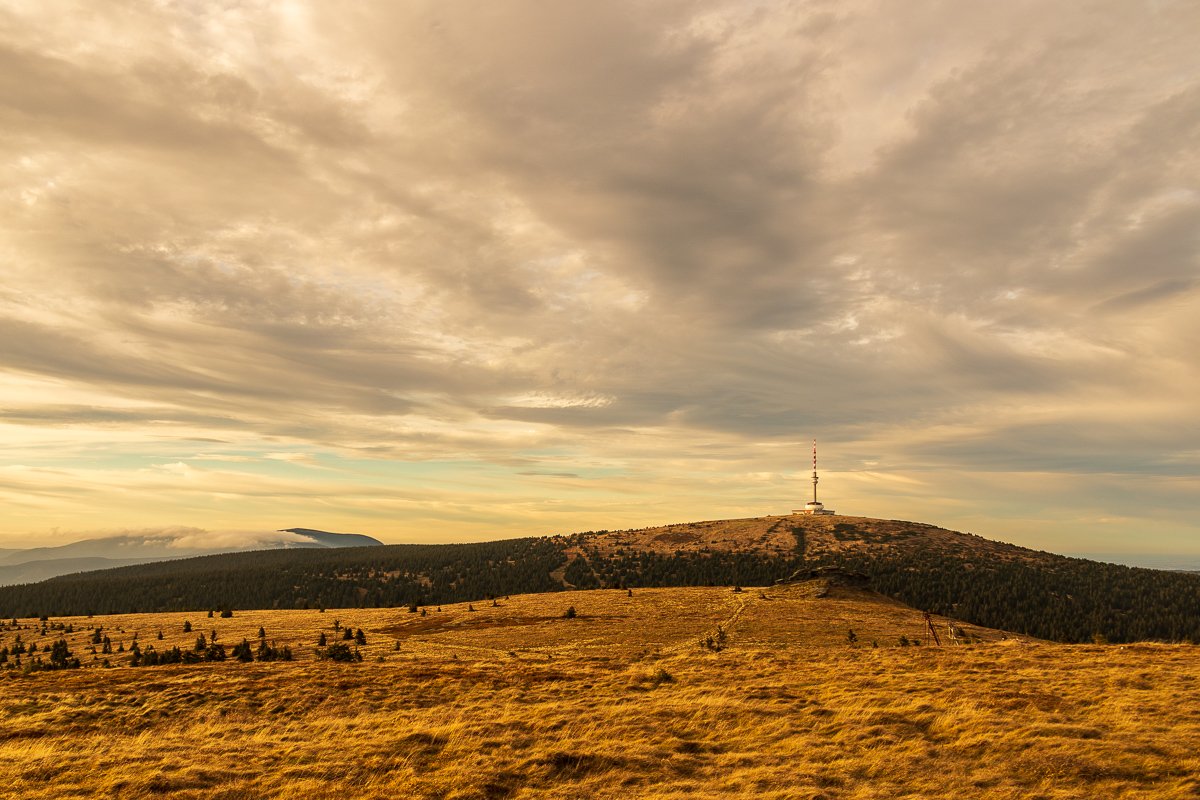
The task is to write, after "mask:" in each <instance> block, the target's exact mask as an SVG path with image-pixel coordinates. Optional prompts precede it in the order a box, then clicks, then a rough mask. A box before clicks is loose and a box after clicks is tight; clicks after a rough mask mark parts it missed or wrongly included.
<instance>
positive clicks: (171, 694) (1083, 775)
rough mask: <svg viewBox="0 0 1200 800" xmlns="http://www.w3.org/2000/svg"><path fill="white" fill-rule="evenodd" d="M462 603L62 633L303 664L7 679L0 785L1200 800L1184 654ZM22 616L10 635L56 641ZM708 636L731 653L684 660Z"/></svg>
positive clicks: (888, 606)
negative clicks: (348, 631) (339, 652)
mask: <svg viewBox="0 0 1200 800" xmlns="http://www.w3.org/2000/svg"><path fill="white" fill-rule="evenodd" d="M572 606H573V607H574V608H575V609H576V615H575V616H574V617H573V618H567V617H566V616H565V615H564V612H565V610H566V609H567V608H568V607H572ZM473 608H474V610H470V609H469V608H468V606H467V604H461V605H455V606H444V607H443V608H442V609H441V611H438V610H437V609H436V607H435V608H431V609H427V611H426V615H425V616H421V615H420V614H419V613H415V614H413V613H409V612H407V611H406V610H405V609H371V610H352V609H341V610H330V611H328V612H327V613H324V614H321V613H317V612H315V611H307V612H301V611H260V612H238V613H237V614H236V615H235V616H234V618H232V619H225V620H222V619H219V618H218V619H215V620H210V619H208V618H207V617H205V616H203V615H196V614H159V615H153V614H146V615H127V616H122V617H105V618H101V617H96V618H94V619H83V618H76V619H72V620H52V621H51V624H54V623H59V622H61V623H63V624H70V625H71V626H72V627H73V629H74V630H73V632H72V633H70V634H66V636H68V638H70V640H71V644H72V648H73V649H75V650H76V652H77V654H78V652H79V651H80V650H81V649H82V648H83V646H85V643H86V642H87V641H90V638H91V637H92V635H93V632H92V631H88V630H87V626H88V625H93V626H94V625H97V624H99V625H102V626H103V630H104V631H105V632H111V633H112V634H113V635H112V642H113V645H114V647H115V645H116V643H117V642H118V641H120V642H122V643H124V644H128V642H129V640H130V638H131V636H132V634H133V633H134V632H136V633H137V634H138V640H139V642H142V643H143V644H145V643H150V642H153V643H155V644H156V645H159V646H164V645H171V644H172V643H174V644H178V645H180V646H181V647H182V646H184V645H185V644H187V643H188V642H189V640H191V641H194V639H195V637H196V635H197V633H199V632H201V631H203V632H205V634H206V636H208V635H209V634H210V633H211V629H212V628H214V627H215V628H216V630H217V633H218V641H224V642H226V643H231V642H233V641H234V640H236V641H241V638H242V637H243V636H244V637H246V638H250V639H251V640H252V641H253V640H254V639H255V637H257V632H258V629H259V627H262V628H263V630H264V633H265V634H266V635H267V637H268V639H271V640H275V641H278V642H279V643H280V644H282V643H290V645H291V646H292V647H293V648H294V649H295V650H296V654H297V656H298V657H299V658H300V659H301V660H298V661H295V662H283V663H281V662H274V663H258V662H255V663H250V664H241V663H233V662H225V663H219V664H199V665H185V666H169V667H151V668H131V667H125V666H114V667H112V668H109V669H104V668H85V669H80V670H67V671H60V672H40V673H32V674H28V675H26V674H22V673H21V672H19V671H17V670H8V671H5V672H0V680H2V681H3V684H2V685H3V693H2V694H0V711H2V713H3V720H4V721H3V725H2V726H0V785H4V786H6V787H10V788H12V789H13V796H20V797H22V798H29V799H30V800H43V799H46V800H48V799H49V798H55V800H57V799H58V798H72V797H79V798H89V797H113V796H116V797H123V798H142V797H145V798H149V797H172V798H184V800H233V799H234V798H305V800H314V799H317V800H319V799H320V798H335V797H336V798H347V797H363V798H367V797H415V798H443V799H447V800H448V799H449V798H460V799H465V798H479V799H480V800H488V799H489V798H579V797H597V798H628V797H646V798H684V797H697V796H701V797H704V796H721V797H746V798H751V797H753V798H778V799H779V800H782V798H827V799H828V800H835V799H837V798H847V799H850V798H855V799H858V798H880V797H913V798H917V797H920V798H961V797H987V798H1013V799H1015V798H1030V797H1040V798H1054V799H1057V798H1064V799H1065V798H1077V797H1084V796H1086V797H1103V798H1110V797H1111V798H1141V797H1145V798H1184V797H1195V796H1196V795H1197V793H1200V780H1198V778H1197V776H1198V775H1200V756H1197V753H1198V752H1200V709H1198V708H1197V706H1196V704H1195V702H1194V699H1195V697H1196V692H1197V689H1198V688H1200V658H1198V657H1197V655H1196V654H1197V652H1198V651H1197V650H1196V648H1193V647H1189V646H1174V645H1151V644H1145V645H1132V646H1125V647H1119V646H1081V645H1079V646H1065V645H1053V644H1046V643H1040V642H1033V641H1028V640H1024V639H1019V638H1016V637H1012V636H1007V635H1006V634H1003V633H1001V632H998V631H989V630H985V629H972V633H973V636H972V637H971V638H972V639H973V640H974V641H976V642H977V643H974V644H970V645H963V646H954V647H950V646H947V647H940V648H939V647H935V646H932V645H931V644H930V643H928V642H927V641H926V639H927V632H926V629H925V628H924V625H925V621H924V618H923V617H922V615H920V614H919V613H918V612H916V611H913V610H912V609H908V608H906V607H904V606H902V605H899V604H897V603H893V602H890V601H885V600H882V599H880V598H878V597H877V596H874V595H872V594H871V593H869V592H866V591H864V590H860V589H851V588H847V587H838V586H836V585H835V586H829V585H823V584H822V583H820V582H809V583H804V584H794V585H788V586H778V587H764V588H746V589H745V591H743V592H733V591H731V589H730V588H692V589H654V590H649V589H646V590H634V592H633V594H632V596H631V595H629V594H628V593H627V592H624V591H616V590H598V591H594V592H566V593H559V594H549V595H529V596H522V597H515V596H514V597H512V598H508V599H503V598H501V599H498V600H497V601H496V605H494V606H493V605H491V603H490V602H486V603H476V604H474V605H473ZM185 619H186V620H187V621H189V622H190V623H191V627H192V629H193V630H192V631H191V632H188V633H186V634H185V633H184V632H183V622H184V620H185ZM335 619H336V620H337V621H338V627H339V629H342V628H344V627H345V626H351V627H352V628H354V629H355V630H357V629H358V628H360V627H361V628H363V630H364V633H365V636H366V639H367V644H366V645H362V646H361V649H362V650H363V652H364V655H365V657H366V658H365V661H364V662H362V663H355V664H341V663H332V662H323V661H315V660H313V658H312V648H313V647H314V646H315V643H316V640H317V638H318V636H319V635H320V634H321V633H325V634H326V637H327V639H330V640H331V641H332V640H333V638H332V637H333V634H334V628H333V622H334V620H335ZM21 624H22V625H23V626H25V627H24V628H22V629H21V630H19V631H14V630H12V629H11V628H10V629H8V630H6V631H4V632H3V636H4V637H5V638H4V641H5V642H6V643H7V644H11V643H12V642H13V638H14V636H15V635H16V634H17V633H21V634H22V636H23V641H31V640H32V641H35V642H38V643H42V642H48V641H50V639H51V638H52V636H51V634H53V633H55V632H53V631H51V632H48V634H47V636H46V637H42V636H41V634H40V626H39V627H38V629H37V630H36V635H35V630H34V629H33V628H32V627H31V626H33V625H35V624H36V621H34V620H22V621H21ZM948 624H949V622H948V621H945V620H936V625H948ZM159 630H161V631H163V639H162V640H159V639H158V638H157V633H158V631H159ZM718 630H720V631H723V632H724V636H723V638H722V640H721V641H722V642H723V647H722V649H720V650H719V651H717V650H715V649H713V648H710V647H706V646H701V644H700V642H701V641H702V639H703V637H705V636H707V635H709V634H713V633H715V632H717V631H718ZM850 630H854V631H855V636H854V637H853V639H854V641H851V640H850V639H851V637H848V635H847V634H848V632H849V631H850ZM901 636H904V637H905V639H906V640H907V641H911V640H919V641H922V645H921V646H908V647H901V646H899V639H900V637H901ZM873 643H874V644H877V645H878V646H873ZM397 647H399V649H396V648H397ZM107 657H108V658H109V659H110V663H114V664H120V663H124V659H123V658H120V657H117V656H113V655H109V656H107ZM85 660H86V661H87V662H88V663H89V664H91V663H97V662H92V661H91V654H90V653H86V659H85Z"/></svg>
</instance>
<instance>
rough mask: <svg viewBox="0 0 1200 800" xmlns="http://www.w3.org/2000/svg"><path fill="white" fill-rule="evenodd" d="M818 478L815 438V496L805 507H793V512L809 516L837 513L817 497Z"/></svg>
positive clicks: (814, 440)
mask: <svg viewBox="0 0 1200 800" xmlns="http://www.w3.org/2000/svg"><path fill="white" fill-rule="evenodd" d="M818 480H819V479H818V478H817V440H816V439H813V478H812V484H813V498H812V500H809V501H808V502H807V503H805V504H804V508H797V509H793V510H792V513H793V514H808V515H809V516H815V515H818V514H821V515H824V514H833V513H835V512H834V511H833V509H829V508H826V507H825V506H824V505H823V504H822V503H821V501H820V500H818V499H817V481H818Z"/></svg>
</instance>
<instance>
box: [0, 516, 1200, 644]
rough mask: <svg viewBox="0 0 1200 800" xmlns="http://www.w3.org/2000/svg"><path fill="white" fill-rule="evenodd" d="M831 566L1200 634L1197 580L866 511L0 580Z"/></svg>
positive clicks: (675, 582)
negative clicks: (866, 515) (874, 515)
mask: <svg viewBox="0 0 1200 800" xmlns="http://www.w3.org/2000/svg"><path fill="white" fill-rule="evenodd" d="M824 567H837V568H840V569H843V570H848V571H852V572H858V573H862V574H864V575H865V576H866V577H867V580H868V581H869V583H870V586H871V587H872V588H874V589H875V590H876V591H878V592H880V593H882V594H884V595H886V596H888V597H891V598H894V599H896V600H899V601H901V602H903V603H905V604H907V605H911V606H913V607H916V608H920V609H922V610H926V611H930V612H933V613H936V614H942V615H945V616H952V617H955V618H958V619H962V620H966V621H968V622H971V623H973V624H977V625H981V626H984V627H988V628H996V629H1003V630H1010V631H1016V632H1018V633H1022V634H1027V635H1030V636H1035V637H1038V638H1044V639H1052V640H1057V641H1066V642H1084V641H1091V640H1092V639H1093V638H1097V637H1103V638H1105V639H1107V640H1109V641H1118V642H1130V641H1139V640H1162V641H1200V613H1198V611H1197V607H1196V599H1197V597H1198V596H1200V576H1197V575H1189V574H1184V573H1173V572H1160V571H1157V570H1148V569H1138V568H1133V567H1124V566H1119V565H1114V564H1105V563H1100V562H1093V561H1086V560H1083V559H1073V558H1067V557H1064V556H1057V555H1054V554H1051V553H1042V552H1038V551H1034V550H1029V549H1026V548H1021V547H1016V546H1014V545H1008V544H1004V543H1001V542H994V541H989V540H986V539H983V538H980V537H978V536H974V535H971V534H963V533H956V532H954V531H948V530H944V529H941V528H937V527H935V526H931V525H924V524H920V523H911V522H903V521H897V520H874V519H868V518H862V517H803V516H780V517H763V518H755V519H744V520H723V521H706V522H694V523H686V524H680V525H671V526H665V527H658V528H649V529H643V530H631V531H593V532H587V533H579V534H572V535H568V536H553V537H543V538H529V539H514V540H508V541H500V542H484V543H477V544H456V545H384V546H378V547H369V548H346V549H339V550H294V551H271V552H261V553H252V554H249V553H240V554H227V555H218V556H207V557H203V558H194V559H186V560H181V561H171V562H162V563H157V564H145V565H140V566H135V567H126V568H122V569H112V570H103V571H99V572H93V573H85V574H81V575H72V576H63V577H59V578H55V579H52V580H49V581H45V582H43V583H39V584H32V585H28V586H15V587H7V588H0V615H7V616H28V615H41V614H51V615H55V616H59V615H65V614H86V613H98V614H100V613H122V612H134V611H147V612H148V611H169V610H186V609H193V610H202V609H219V608H226V607H232V608H238V609H249V608H319V607H388V606H404V605H430V604H439V603H440V604H445V603H454V602H462V601H478V600H484V599H487V598H491V597H497V596H503V595H514V594H524V593H530V592H553V591H563V590H567V589H594V588H605V587H608V588H618V587H654V586H734V585H742V586H748V585H759V586H762V585H770V584H773V583H774V582H776V581H779V580H785V579H787V578H789V577H792V576H796V575H802V574H804V573H806V572H809V571H812V570H815V569H820V568H824Z"/></svg>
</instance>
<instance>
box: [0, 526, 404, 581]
mask: <svg viewBox="0 0 1200 800" xmlns="http://www.w3.org/2000/svg"><path fill="white" fill-rule="evenodd" d="M381 544H383V543H382V542H380V541H379V540H378V539H375V538H372V537H370V536H364V535H362V534H359V533H329V532H328V531H318V530H313V529H311V528H288V529H286V530H281V531H260V532H246V533H241V534H222V535H217V536H213V535H211V534H210V533H209V532H208V531H202V530H198V529H194V528H176V529H167V530H160V531H153V532H142V533H134V534H124V535H120V536H103V537H97V538H92V539H83V540H81V541H78V542H71V543H69V544H64V545H57V546H54V547H30V548H25V549H12V548H9V549H4V550H0V586H4V585H10V584H15V583H30V582H33V581H40V580H46V579H47V578H52V577H55V576H58V575H68V574H71V573H76V572H87V571H92V570H98V569H106V568H109V567H119V566H130V565H134V564H148V563H152V562H155V561H165V560H168V559H179V558H189V557H195V556H203V555H214V554H218V553H229V552H243V551H247V550H262V549H279V550H291V549H297V548H301V549H303V548H318V547H320V548H325V547H366V546H372V545H381Z"/></svg>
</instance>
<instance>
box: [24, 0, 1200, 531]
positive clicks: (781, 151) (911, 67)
mask: <svg viewBox="0 0 1200 800" xmlns="http://www.w3.org/2000/svg"><path fill="white" fill-rule="evenodd" d="M0 18H2V20H3V24H0V31H3V33H0V37H2V38H0V213H2V214H3V219H4V220H5V222H4V223H3V225H2V226H0V263H2V264H3V265H4V272H5V276H4V278H5V279H4V281H3V282H2V284H0V370H2V373H3V375H4V377H3V379H0V415H2V421H3V424H4V431H5V438H4V442H5V443H4V444H3V445H2V447H3V448H4V449H3V451H2V452H0V498H3V500H4V506H5V507H6V509H7V511H6V512H5V513H6V519H3V520H0V524H3V527H4V529H5V530H6V531H7V533H8V535H9V536H10V537H14V538H22V540H23V541H28V540H30V539H31V537H41V538H45V539H47V540H49V539H53V538H54V534H52V533H50V531H51V529H52V528H54V527H55V526H61V527H63V528H70V529H74V530H84V529H90V528H104V527H112V526H114V525H117V526H131V527H138V526H161V525H200V526H204V527H213V528H222V527H223V528H241V527H245V526H264V527H269V528H279V527H285V526H287V525H293V524H297V525H298V524H304V525H311V526H314V527H328V528H329V529H335V530H362V531H364V532H367V533H372V534H375V535H378V536H381V537H382V538H384V539H387V540H392V541H400V540H421V539H425V540H433V539H443V538H460V539H461V538H474V537H478V536H491V535H500V534H511V533H518V532H528V533H542V532H549V531H551V530H573V529H586V528H591V527H617V526H620V525H624V524H629V525H640V524H647V523H652V522H667V521H674V520H677V519H698V518H705V517H713V516H723V515H729V514H745V515H751V514H760V513H769V512H772V511H775V512H778V511H786V510H787V509H788V508H789V507H790V505H791V504H792V503H793V502H794V500H793V499H792V498H794V497H797V496H799V495H802V493H803V491H804V488H803V484H802V481H803V472H804V469H805V467H806V465H805V458H806V456H805V449H806V442H807V440H809V439H811V438H812V437H813V436H817V437H819V438H820V439H822V440H823V441H824V442H826V448H825V452H826V453H827V465H828V468H829V470H830V474H829V476H828V477H827V478H826V479H825V481H824V482H823V484H822V485H823V486H825V487H828V490H829V492H830V493H831V497H830V501H831V505H837V507H838V508H839V510H842V511H844V512H860V513H864V514H871V515H876V516H888V517H901V516H903V517H909V518H921V519H925V520H928V521H931V522H938V523H942V524H946V525H949V526H951V527H970V528H971V529H972V530H976V531H978V532H980V533H987V534H991V535H996V536H1000V537H1002V538H1008V539H1010V540H1017V541H1021V542H1022V543H1025V544H1035V545H1040V546H1044V547H1046V548H1048V549H1070V548H1075V549H1081V550H1087V551H1089V552H1097V551H1106V550H1110V549H1111V550H1119V549H1122V548H1123V547H1124V546H1125V540H1126V538H1127V537H1129V536H1131V535H1133V534H1137V535H1138V536H1139V537H1141V538H1142V540H1143V542H1144V540H1145V537H1146V536H1148V535H1150V534H1155V535H1157V536H1158V537H1159V538H1158V539H1156V540H1155V541H1156V542H1158V543H1159V544H1160V545H1161V548H1162V549H1175V550H1188V549H1191V550H1195V549H1198V548H1197V546H1196V545H1194V544H1193V543H1192V540H1193V539H1194V537H1195V534H1196V533H1197V532H1198V531H1197V527H1196V523H1195V522H1194V521H1193V517H1194V501H1193V500H1192V498H1194V497H1195V496H1196V495H1195V493H1196V490H1197V488H1198V486H1197V483H1200V481H1197V479H1196V478H1195V476H1196V475H1197V468H1198V467H1200V463H1198V461H1200V424H1198V423H1197V418H1196V415H1195V400H1194V398H1195V397H1196V396H1197V392H1198V390H1200V368H1198V363H1197V358H1196V356H1195V354H1196V353H1197V352H1200V314H1198V313H1197V312H1198V311H1200V258H1198V255H1197V254H1198V252H1200V249H1198V245H1200V241H1198V238H1200V233H1198V231H1200V185H1198V184H1197V181H1196V178H1195V176H1196V175H1200V146H1197V144H1196V142H1200V60H1198V59H1197V58H1196V55H1195V46H1194V44H1195V42H1194V36H1191V35H1189V31H1194V30H1196V29H1197V26H1198V25H1200V12H1198V11H1197V10H1196V9H1195V7H1194V6H1193V5H1192V4H1189V3H1183V2H1178V3H1174V2H1147V3H1130V2H1088V3H1079V4H1072V5H1070V6H1065V5H1060V6H1055V7H1049V6H1047V5H1046V4H1044V3H1034V2H1013V3H1005V4H998V5H996V6H995V7H987V8H984V7H982V6H979V5H977V4H967V5H964V4H961V3H953V2H922V3H915V4H907V5H906V6H905V7H904V8H903V9H899V8H889V7H887V6H881V5H880V4H877V3H873V2H848V3H847V2H838V3H824V2H807V3H799V4H794V5H788V6H784V5H781V4H775V3H764V4H753V3H745V2H740V0H739V2H724V3H722V2H699V3H696V2H661V3H651V4H646V3H582V2H580V3H574V2H566V3H552V4H546V3H535V2H524V3H522V2H514V3H505V4H502V5H499V6H495V7H489V8H484V7H481V6H480V5H479V4H471V3H456V2H451V3H446V2H429V3H420V2H412V3H404V4H393V3H378V4H369V3H362V4H354V5H353V7H352V8H351V9H350V10H347V9H346V8H344V7H342V6H333V5H330V4H320V3H311V4H308V3H299V2H297V3H275V2H272V3H266V2H243V3H236V2H235V3H223V4H220V5H219V6H217V5H213V4H199V5H194V4H186V3H165V2H149V0H146V2H127V3H114V4H108V5H106V6H104V7H103V8H97V7H96V6H95V5H94V4H88V3H69V2H51V3H45V2H39V3H28V4H21V3H16V4H8V6H7V7H6V9H5V10H0ZM798 482H799V483H798ZM833 496H837V498H838V502H837V503H836V504H834V503H833V502H832V500H833ZM46 543H50V542H49V541H47V542H46ZM1084 545H1087V546H1084ZM1139 547H1140V548H1141V549H1143V550H1144V549H1146V546H1145V545H1144V543H1139Z"/></svg>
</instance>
